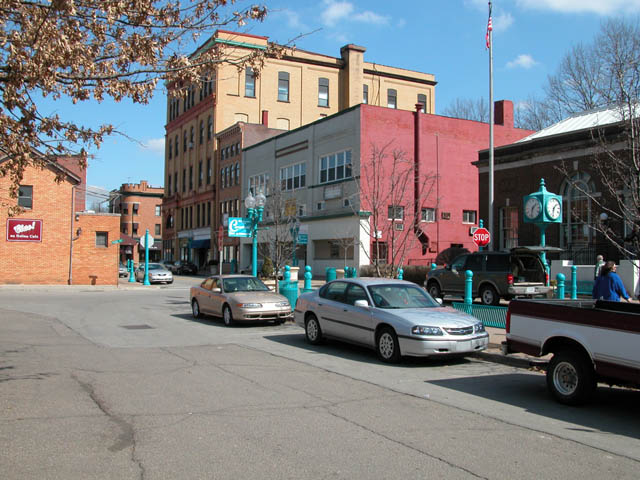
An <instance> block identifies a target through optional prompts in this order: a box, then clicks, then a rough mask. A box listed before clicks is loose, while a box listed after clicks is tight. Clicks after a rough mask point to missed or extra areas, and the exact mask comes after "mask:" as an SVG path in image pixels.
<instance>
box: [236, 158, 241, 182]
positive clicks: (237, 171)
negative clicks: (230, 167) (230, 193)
mask: <svg viewBox="0 0 640 480" xmlns="http://www.w3.org/2000/svg"><path fill="white" fill-rule="evenodd" d="M236 185H240V163H239V162H236Z"/></svg>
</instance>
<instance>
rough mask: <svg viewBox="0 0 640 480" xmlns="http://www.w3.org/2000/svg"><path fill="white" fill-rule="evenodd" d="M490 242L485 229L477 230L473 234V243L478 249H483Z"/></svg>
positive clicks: (489, 236) (487, 231) (488, 234)
mask: <svg viewBox="0 0 640 480" xmlns="http://www.w3.org/2000/svg"><path fill="white" fill-rule="evenodd" d="M490 241H491V234H490V233H489V230H487V229H486V228H479V229H477V230H476V231H475V232H473V243H475V244H476V245H477V246H479V247H484V246H485V245H487V244H488V243H489V242H490Z"/></svg>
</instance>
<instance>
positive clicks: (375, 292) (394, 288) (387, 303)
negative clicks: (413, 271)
mask: <svg viewBox="0 0 640 480" xmlns="http://www.w3.org/2000/svg"><path fill="white" fill-rule="evenodd" d="M368 288H369V293H370V294H371V298H372V299H373V303H374V304H375V306H376V307H378V308H433V307H439V306H440V304H439V303H438V302H436V301H435V300H434V299H433V298H431V297H430V296H429V294H427V292H425V291H424V290H423V289H421V288H419V287H417V286H412V285H393V284H389V285H371V286H369V287H368Z"/></svg>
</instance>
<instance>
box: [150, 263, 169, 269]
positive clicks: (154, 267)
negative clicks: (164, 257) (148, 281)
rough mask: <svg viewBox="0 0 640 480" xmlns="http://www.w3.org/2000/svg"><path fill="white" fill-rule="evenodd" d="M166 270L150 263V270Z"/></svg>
mask: <svg viewBox="0 0 640 480" xmlns="http://www.w3.org/2000/svg"><path fill="white" fill-rule="evenodd" d="M164 269H165V268H164V267H163V266H162V265H160V264H159V263H150V264H149V270H164Z"/></svg>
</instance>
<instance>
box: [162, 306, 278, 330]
mask: <svg viewBox="0 0 640 480" xmlns="http://www.w3.org/2000/svg"><path fill="white" fill-rule="evenodd" d="M187 303H188V302H187ZM171 316H172V317H174V318H179V319H181V320H187V321H190V322H194V323H199V324H201V325H208V326H210V327H217V328H228V329H239V330H242V329H244V328H254V327H278V326H280V324H275V323H274V322H264V321H263V322H260V321H256V322H248V321H244V320H243V321H242V322H236V323H234V324H233V326H232V327H227V326H226V325H225V324H224V321H223V320H222V317H212V316H210V315H206V316H203V317H200V318H195V317H194V316H193V315H192V314H190V313H174V314H172V315H171Z"/></svg>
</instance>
